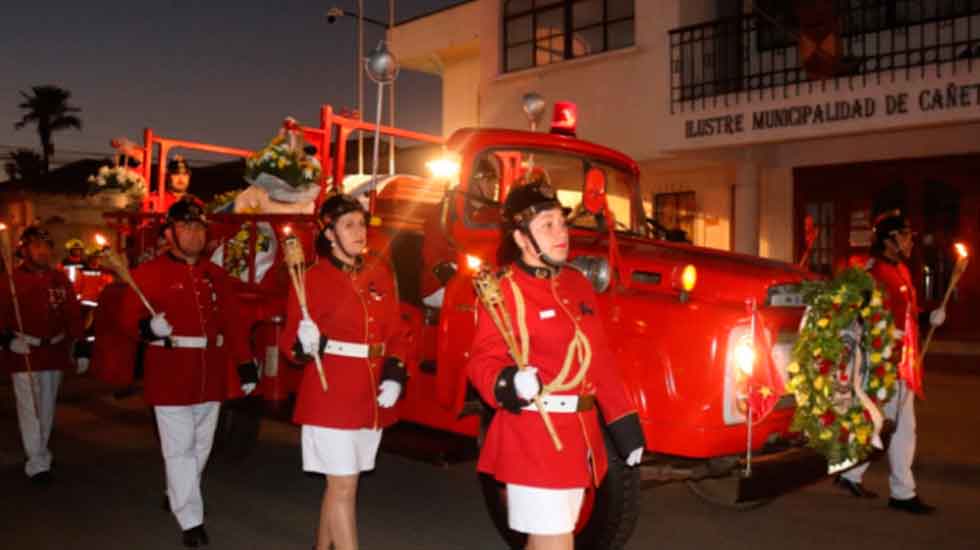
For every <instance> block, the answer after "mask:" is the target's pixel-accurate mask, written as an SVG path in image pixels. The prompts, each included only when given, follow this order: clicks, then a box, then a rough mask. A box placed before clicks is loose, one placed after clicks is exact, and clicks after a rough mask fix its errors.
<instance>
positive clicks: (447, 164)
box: [425, 157, 459, 180]
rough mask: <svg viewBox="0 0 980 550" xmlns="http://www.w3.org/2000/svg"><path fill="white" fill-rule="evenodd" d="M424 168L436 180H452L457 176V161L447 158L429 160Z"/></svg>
mask: <svg viewBox="0 0 980 550" xmlns="http://www.w3.org/2000/svg"><path fill="white" fill-rule="evenodd" d="M425 167H426V168H428V169H429V172H431V173H432V177H433V178H436V179H441V180H454V179H455V178H456V176H458V175H459V161H457V160H455V159H452V158H449V157H442V158H437V159H433V160H430V161H429V162H427V163H425Z"/></svg>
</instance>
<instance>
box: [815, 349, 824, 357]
mask: <svg viewBox="0 0 980 550" xmlns="http://www.w3.org/2000/svg"><path fill="white" fill-rule="evenodd" d="M822 351H823V350H821V349H820V348H817V349H815V350H813V356H814V357H820V353H821V352H822Z"/></svg>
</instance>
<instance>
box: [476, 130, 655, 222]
mask: <svg viewBox="0 0 980 550" xmlns="http://www.w3.org/2000/svg"><path fill="white" fill-rule="evenodd" d="M590 173H591V175H590ZM598 174H601V176H602V177H601V178H600V180H604V183H605V190H606V201H607V204H608V207H609V210H610V211H611V212H612V214H613V216H614V218H615V221H616V229H617V230H620V231H626V232H631V233H638V234H642V232H643V226H642V219H638V213H641V212H642V211H643V210H642V207H641V206H640V205H639V200H640V199H639V195H638V191H637V184H636V178H635V177H634V176H633V175H632V174H631V173H629V172H627V171H626V170H622V169H620V168H617V167H615V166H613V165H611V164H608V163H605V162H603V161H601V160H598V159H594V158H588V157H582V156H578V155H572V154H567V153H557V152H553V151H535V150H522V149H494V150H491V151H486V152H484V153H482V154H481V155H479V156H478V157H477V159H476V161H475V163H474V166H473V169H472V172H471V175H470V179H469V181H468V182H467V186H466V188H465V191H464V193H465V196H466V197H467V200H466V202H465V205H466V206H465V211H466V221H467V224H468V225H471V226H475V227H487V226H489V225H496V223H497V221H498V220H499V219H500V205H501V204H502V203H503V198H504V197H503V196H501V193H505V192H506V190H508V189H512V188H514V187H515V186H520V185H525V184H527V183H531V182H537V181H544V182H546V183H548V184H550V185H551V186H552V187H553V188H554V189H555V190H556V192H557V193H558V200H559V201H561V204H562V206H563V207H564V208H565V211H566V214H567V216H568V220H569V223H570V224H571V225H572V226H574V227H578V228H583V229H598V230H602V231H605V230H606V225H605V224H606V223H608V222H609V219H608V216H595V215H593V214H591V213H590V212H589V211H588V209H586V208H585V206H584V204H583V199H582V198H583V196H584V194H585V188H586V179H587V177H588V178H590V179H592V180H593V181H595V179H596V176H597V175H598Z"/></svg>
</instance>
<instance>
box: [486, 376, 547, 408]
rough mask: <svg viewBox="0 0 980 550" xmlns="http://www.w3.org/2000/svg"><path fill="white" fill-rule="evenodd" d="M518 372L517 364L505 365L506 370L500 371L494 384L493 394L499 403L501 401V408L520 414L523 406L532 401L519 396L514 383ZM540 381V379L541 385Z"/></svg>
mask: <svg viewBox="0 0 980 550" xmlns="http://www.w3.org/2000/svg"><path fill="white" fill-rule="evenodd" d="M517 373H518V368H517V365H510V366H509V367H504V370H502V371H500V374H499V375H498V376H497V381H496V382H495V383H494V384H493V396H494V398H496V399H497V403H500V408H502V409H504V410H505V411H507V412H512V413H514V414H520V413H521V408H522V407H524V406H526V405H527V404H528V403H530V401H528V400H527V399H521V398H520V397H518V396H517V387H516V386H515V385H514V376H516V375H517ZM540 382H541V381H540V379H539V380H538V383H539V385H540Z"/></svg>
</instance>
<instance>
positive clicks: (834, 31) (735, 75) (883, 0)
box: [669, 0, 980, 114]
mask: <svg viewBox="0 0 980 550" xmlns="http://www.w3.org/2000/svg"><path fill="white" fill-rule="evenodd" d="M755 6H756V9H755V11H754V12H753V13H750V14H745V15H741V16H736V17H729V18H724V19H717V20H714V21H709V22H705V23H700V24H696V25H690V26H686V27H681V28H678V29H674V30H671V31H669V56H670V57H669V62H670V63H669V71H670V81H669V82H670V84H669V88H670V113H671V114H677V113H696V112H702V111H708V110H711V109H715V108H718V107H725V108H729V107H731V106H732V105H740V104H745V103H761V102H766V101H778V100H792V99H793V98H796V97H800V96H804V95H813V94H821V93H825V92H828V91H831V92H832V91H839V90H854V89H857V88H860V87H868V86H880V85H881V84H882V83H883V82H890V83H895V82H897V81H900V80H905V81H910V80H917V81H923V80H926V77H927V73H928V72H932V73H934V76H935V77H936V78H938V79H943V78H949V77H955V76H957V75H956V73H957V71H961V72H962V71H966V72H973V71H974V67H975V66H976V65H977V64H980V0H825V1H821V0H810V1H808V2H799V1H794V2H788V1H777V0H768V1H764V0H763V1H757V2H755ZM930 76H931V75H930ZM971 93H972V92H970V91H965V92H963V94H964V98H965V97H966V96H969V95H970V94H971Z"/></svg>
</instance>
